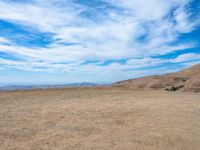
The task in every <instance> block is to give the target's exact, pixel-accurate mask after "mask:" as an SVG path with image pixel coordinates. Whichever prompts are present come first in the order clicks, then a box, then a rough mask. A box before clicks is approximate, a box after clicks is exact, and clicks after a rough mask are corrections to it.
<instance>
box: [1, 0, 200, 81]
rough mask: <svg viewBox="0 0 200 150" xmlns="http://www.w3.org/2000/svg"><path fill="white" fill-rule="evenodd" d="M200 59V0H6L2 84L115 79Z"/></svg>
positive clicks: (3, 6) (178, 67)
mask: <svg viewBox="0 0 200 150" xmlns="http://www.w3.org/2000/svg"><path fill="white" fill-rule="evenodd" d="M198 63H200V1H199V0H167V1H166V0H148V1H147V0H139V1H138V0H0V85H5V84H66V83H74V82H93V83H113V82H116V81H120V80H125V79H129V78H137V77H143V76H148V75H155V74H164V73H169V72H174V71H178V70H181V69H184V68H187V67H189V66H192V65H194V64H198Z"/></svg>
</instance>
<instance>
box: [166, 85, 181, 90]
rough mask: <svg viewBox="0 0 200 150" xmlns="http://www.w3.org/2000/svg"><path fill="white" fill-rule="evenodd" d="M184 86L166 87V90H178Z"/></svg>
mask: <svg viewBox="0 0 200 150" xmlns="http://www.w3.org/2000/svg"><path fill="white" fill-rule="evenodd" d="M183 87H184V86H183V85H180V86H171V87H170V88H166V89H165V90H166V91H177V90H179V89H181V88H183Z"/></svg>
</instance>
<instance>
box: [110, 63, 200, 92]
mask: <svg viewBox="0 0 200 150" xmlns="http://www.w3.org/2000/svg"><path fill="white" fill-rule="evenodd" d="M112 86H113V87H124V88H129V89H133V90H168V91H191V92H200V64H198V65H195V66H192V67H190V68H187V69H185V70H182V71H179V72H175V73H170V74H165V75H161V76H158V75H155V76H147V77H143V78H136V79H129V80H125V81H120V82H117V83H114V84H113V85H112Z"/></svg>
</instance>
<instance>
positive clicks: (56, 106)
mask: <svg viewBox="0 0 200 150" xmlns="http://www.w3.org/2000/svg"><path fill="white" fill-rule="evenodd" d="M0 149H1V150H200V94H198V93H181V92H175V93H174V92H162V91H131V90H125V89H111V88H110V89H109V88H107V89H106V88H105V89H103V88H102V89H98V88H94V89H57V90H55V89H54V90H53V89H52V90H33V91H17V92H0Z"/></svg>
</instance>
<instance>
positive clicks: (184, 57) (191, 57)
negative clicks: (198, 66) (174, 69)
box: [172, 53, 200, 62]
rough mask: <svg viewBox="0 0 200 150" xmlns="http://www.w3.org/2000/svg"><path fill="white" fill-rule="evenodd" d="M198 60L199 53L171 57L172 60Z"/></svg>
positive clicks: (199, 57)
mask: <svg viewBox="0 0 200 150" xmlns="http://www.w3.org/2000/svg"><path fill="white" fill-rule="evenodd" d="M196 60H200V54H195V53H186V54H182V55H179V56H178V57H177V58H175V59H173V60H172V62H188V61H196Z"/></svg>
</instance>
